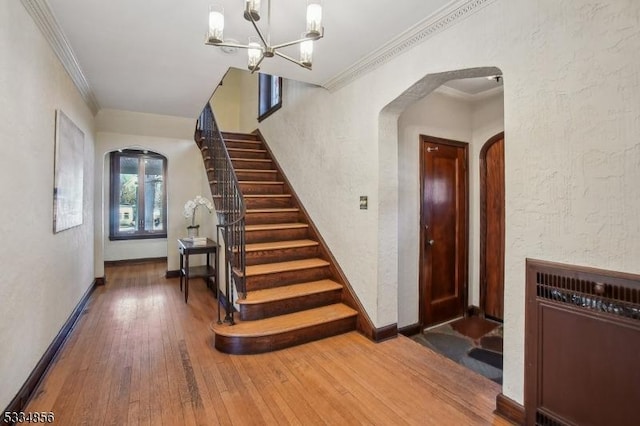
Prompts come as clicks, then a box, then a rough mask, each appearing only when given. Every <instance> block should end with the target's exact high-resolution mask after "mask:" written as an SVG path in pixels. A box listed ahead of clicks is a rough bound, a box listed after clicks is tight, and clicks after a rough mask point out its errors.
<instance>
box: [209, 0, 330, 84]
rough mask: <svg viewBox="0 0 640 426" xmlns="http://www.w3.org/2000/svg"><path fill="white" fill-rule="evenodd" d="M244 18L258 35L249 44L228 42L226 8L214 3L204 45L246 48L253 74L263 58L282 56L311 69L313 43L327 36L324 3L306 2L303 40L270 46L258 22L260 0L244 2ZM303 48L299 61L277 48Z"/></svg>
mask: <svg viewBox="0 0 640 426" xmlns="http://www.w3.org/2000/svg"><path fill="white" fill-rule="evenodd" d="M271 1H272V0H269V1H268V10H267V21H268V27H270V23H271ZM244 3H245V7H244V19H246V20H247V21H249V22H251V24H252V25H253V28H254V29H255V30H256V32H257V33H258V36H257V37H256V36H253V37H249V42H248V43H247V44H238V43H231V42H228V43H226V42H225V41H224V39H223V31H224V8H223V7H222V5H221V4H214V5H212V6H210V7H209V32H208V34H207V41H206V42H205V44H208V45H211V46H218V47H228V48H239V49H247V54H248V68H249V70H250V71H251V73H254V72H255V71H258V70H259V69H260V64H261V63H262V61H263V60H264V58H272V57H274V56H280V57H281V58H284V59H286V60H287V61H291V62H293V63H294V64H298V65H300V66H301V67H303V68H306V69H308V70H310V69H311V65H312V59H313V42H314V41H315V40H318V39H321V38H322V37H323V36H324V28H323V27H322V0H308V1H307V28H306V32H304V33H302V35H301V38H299V39H298V40H293V41H289V42H285V43H280V44H273V45H272V44H271V43H270V41H271V40H270V39H269V38H270V37H269V34H267V36H266V37H265V35H264V34H263V33H262V31H261V30H260V28H259V27H258V24H257V22H258V21H259V20H260V0H244ZM296 44H297V45H300V60H297V59H294V58H292V57H291V56H288V55H286V54H284V53H282V52H280V51H279V50H278V49H281V48H283V47H288V46H293V45H296Z"/></svg>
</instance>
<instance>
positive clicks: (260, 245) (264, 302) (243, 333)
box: [203, 132, 359, 354]
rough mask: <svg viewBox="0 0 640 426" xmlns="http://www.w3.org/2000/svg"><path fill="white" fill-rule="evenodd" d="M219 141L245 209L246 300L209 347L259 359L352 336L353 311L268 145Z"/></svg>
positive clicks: (237, 138) (240, 138) (243, 139)
mask: <svg viewBox="0 0 640 426" xmlns="http://www.w3.org/2000/svg"><path fill="white" fill-rule="evenodd" d="M222 136H223V139H224V141H225V145H226V147H227V150H228V152H229V156H230V158H231V162H232V164H233V167H234V169H235V172H236V176H237V178H238V183H239V185H240V189H241V191H242V194H243V197H244V200H245V204H246V208H247V210H246V216H245V220H246V227H245V239H246V248H245V251H246V265H247V266H246V271H245V274H244V278H245V283H246V290H247V294H246V298H239V299H238V301H237V303H238V306H239V317H240V320H239V321H237V322H236V324H235V325H228V324H220V325H218V324H214V325H213V326H212V328H213V331H214V333H215V347H216V348H217V349H218V350H220V351H222V352H226V353H232V354H251V353H262V352H269V351H273V350H278V349H282V348H286V347H290V346H294V345H298V344H301V343H305V342H309V341H313V340H318V339H322V338H324V337H329V336H333V335H336V334H340V333H345V332H347V331H351V330H355V329H356V325H357V321H358V310H359V309H358V304H357V303H356V302H355V299H354V298H353V296H352V295H351V294H350V293H349V292H348V291H347V289H346V288H345V285H346V282H345V280H344V278H342V275H341V274H340V272H339V270H338V268H337V266H336V265H335V262H334V261H333V258H332V256H331V255H330V253H329V251H328V249H327V248H326V246H325V245H324V243H323V242H322V240H321V238H319V235H317V233H316V232H315V228H313V226H312V224H311V222H310V220H309V218H308V216H307V214H306V212H305V211H304V209H303V208H302V206H301V205H300V203H299V201H298V199H297V197H296V196H295V194H294V193H293V191H292V190H291V188H290V186H289V185H288V183H287V181H286V179H285V178H284V175H283V174H282V171H281V170H279V167H278V166H277V163H276V162H275V160H274V159H273V158H272V156H271V154H270V152H269V150H268V149H267V147H266V145H265V144H264V143H263V141H262V140H261V138H260V137H259V136H258V135H254V134H239V133H225V132H223V133H222ZM203 157H204V159H205V165H206V167H207V173H208V175H209V178H210V179H212V177H213V169H212V168H211V167H212V165H211V164H208V157H207V153H206V151H203ZM212 183H213V182H212ZM233 274H234V277H236V278H238V279H241V278H243V273H242V271H239V270H234V271H233ZM348 305H350V306H348Z"/></svg>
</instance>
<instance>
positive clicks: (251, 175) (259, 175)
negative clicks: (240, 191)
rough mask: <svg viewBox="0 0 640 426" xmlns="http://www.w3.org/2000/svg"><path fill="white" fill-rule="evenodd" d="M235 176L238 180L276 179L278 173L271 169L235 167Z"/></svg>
mask: <svg viewBox="0 0 640 426" xmlns="http://www.w3.org/2000/svg"><path fill="white" fill-rule="evenodd" d="M236 176H237V177H238V180H257V181H271V182H273V181H276V180H278V174H277V173H273V172H271V171H265V172H259V171H253V170H252V171H247V172H244V171H240V170H238V169H236Z"/></svg>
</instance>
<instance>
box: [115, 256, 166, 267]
mask: <svg viewBox="0 0 640 426" xmlns="http://www.w3.org/2000/svg"><path fill="white" fill-rule="evenodd" d="M166 261H167V258H166V257H143V258H140V259H123V260H105V262H104V266H124V265H137V264H140V263H155V262H166Z"/></svg>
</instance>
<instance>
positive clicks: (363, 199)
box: [360, 195, 369, 210]
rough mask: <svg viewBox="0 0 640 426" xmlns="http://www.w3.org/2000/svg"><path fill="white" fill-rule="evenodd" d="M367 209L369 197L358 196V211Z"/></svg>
mask: <svg viewBox="0 0 640 426" xmlns="http://www.w3.org/2000/svg"><path fill="white" fill-rule="evenodd" d="M368 208H369V197H367V196H366V195H361V196H360V210H367V209H368Z"/></svg>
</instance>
